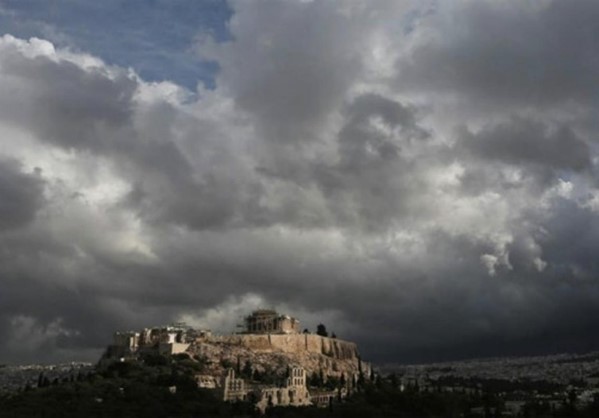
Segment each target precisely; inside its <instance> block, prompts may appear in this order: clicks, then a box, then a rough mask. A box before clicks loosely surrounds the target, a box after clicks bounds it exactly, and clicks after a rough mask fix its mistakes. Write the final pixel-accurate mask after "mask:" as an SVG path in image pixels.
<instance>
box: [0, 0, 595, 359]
mask: <svg viewBox="0 0 599 418" xmlns="http://www.w3.org/2000/svg"><path fill="white" fill-rule="evenodd" d="M0 36H1V37H0V363H9V364H17V363H31V362H58V361H70V360H87V361H95V360H96V359H98V357H99V356H100V354H101V353H102V350H103V348H104V347H105V346H106V345H107V344H109V343H110V341H111V336H112V333H113V331H115V330H128V329H139V328H141V327H144V326H152V325H161V324H167V323H171V322H174V321H186V322H188V323H189V324H191V325H193V326H197V327H200V328H211V329H212V330H213V331H214V332H217V333H228V332H232V331H235V330H236V324H238V323H240V322H241V319H242V318H243V315H245V314H247V313H249V312H250V311H251V310H252V309H256V308H261V307H262V308H275V309H277V310H279V311H280V312H283V313H288V314H291V315H293V316H296V317H298V318H299V319H300V320H301V321H302V328H303V327H307V328H309V329H311V330H315V328H316V325H317V324H319V323H324V324H325V325H326V327H327V329H328V330H329V331H332V332H335V334H336V335H337V336H338V337H339V338H344V339H348V340H352V341H355V342H357V343H358V344H359V348H360V351H361V353H362V356H363V358H365V359H367V360H371V361H374V362H377V363H383V362H397V363H414V362H428V361H442V360H452V359H463V358H472V357H487V356H504V355H510V356H511V355H527V354H542V353H558V352H575V351H579V352H580V351H587V350H597V349H599V334H598V333H597V332H596V331H597V329H599V258H597V249H598V248H599V147H598V145H599V140H598V138H597V135H596V132H597V128H598V123H599V122H598V119H597V117H596V115H597V112H598V111H599V83H598V81H599V52H598V50H597V45H599V3H598V2H596V1H594V0H571V1H567V2H566V1H559V0H534V1H533V0H522V1H517V2H507V1H496V0H476V1H475V0H452V1H441V0H437V1H435V0H418V1H408V0H406V1H396V0H388V1H387V0H376V1H372V0H344V1H319V0H312V1H310V0H303V1H300V0H256V1H253V0H230V1H228V2H226V3H225V2H224V1H218V0H205V1H196V0H170V1H167V0H127V1H124V0H106V1H102V2H95V1H84V0H52V1H46V0H43V1H42V0H19V1H17V0H0Z"/></svg>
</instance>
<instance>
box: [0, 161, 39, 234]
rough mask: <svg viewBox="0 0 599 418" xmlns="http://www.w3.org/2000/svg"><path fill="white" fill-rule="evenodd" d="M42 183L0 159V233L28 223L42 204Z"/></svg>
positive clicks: (12, 163) (18, 167) (15, 165)
mask: <svg viewBox="0 0 599 418" xmlns="http://www.w3.org/2000/svg"><path fill="white" fill-rule="evenodd" d="M43 189H44V183H43V180H42V179H41V176H39V175H37V174H35V173H30V174H28V173H24V172H23V171H22V167H20V165H19V163H18V162H17V161H14V160H6V159H0V231H2V230H10V229H14V228H19V227H22V226H24V225H27V224H28V223H30V222H31V221H32V220H33V219H34V218H35V215H36V213H37V211H38V210H39V209H40V208H41V207H42V205H43V203H44V197H43Z"/></svg>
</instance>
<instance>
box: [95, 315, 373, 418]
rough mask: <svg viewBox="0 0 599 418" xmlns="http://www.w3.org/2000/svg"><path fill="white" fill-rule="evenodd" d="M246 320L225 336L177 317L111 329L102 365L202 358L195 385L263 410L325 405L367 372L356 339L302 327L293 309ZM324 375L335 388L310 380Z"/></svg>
mask: <svg viewBox="0 0 599 418" xmlns="http://www.w3.org/2000/svg"><path fill="white" fill-rule="evenodd" d="M244 322H245V327H244V330H243V331H242V332H241V333H237V334H229V335H215V334H213V333H212V332H211V331H210V330H204V329H195V328H192V327H189V326H187V325H185V324H181V323H179V324H173V325H168V326H160V327H152V328H144V329H142V330H140V331H127V332H116V333H115V334H114V341H113V344H111V345H110V346H109V347H108V348H107V350H106V353H105V355H104V356H103V358H102V360H101V361H100V364H102V362H105V363H110V362H114V361H135V360H136V359H137V358H139V357H140V356H143V355H144V354H161V355H173V354H179V355H185V356H188V358H189V360H193V361H196V362H198V365H199V364H201V369H202V370H201V372H198V373H197V375H196V376H195V380H196V383H197V385H198V387H199V388H202V389H206V390H214V391H217V393H219V397H221V399H223V400H224V401H228V402H236V401H247V402H252V403H254V405H255V406H256V407H257V408H258V409H259V410H260V411H262V412H264V410H265V409H266V408H267V407H270V406H303V405H320V406H326V405H328V404H329V403H330V402H332V401H333V399H340V398H343V397H345V396H347V394H349V393H351V391H352V390H353V388H355V385H356V382H357V381H358V379H360V378H362V379H363V378H364V375H369V374H370V373H371V369H370V365H369V364H368V363H365V362H362V360H361V358H360V356H359V354H358V349H357V346H356V344H355V343H352V342H349V341H344V340H342V339H337V338H329V337H327V336H322V335H317V334H313V333H309V332H304V333H300V332H299V321H298V320H297V319H295V318H293V317H291V316H288V315H280V314H278V313H277V312H276V311H274V310H269V309H260V310H256V311H254V312H252V313H251V314H250V315H248V316H247V317H245V319H244ZM198 367H199V366H198ZM265 376H269V378H268V381H269V382H270V383H268V384H266V383H265V382H264V377H265ZM261 379H262V380H261ZM329 380H331V381H334V382H336V385H337V386H336V389H335V390H323V388H322V387H316V386H313V385H314V384H315V383H314V382H316V381H318V382H320V384H321V385H322V384H323V383H326V382H327V381H329ZM310 382H311V383H310Z"/></svg>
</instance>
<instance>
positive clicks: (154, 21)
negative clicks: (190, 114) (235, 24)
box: [0, 0, 231, 91]
mask: <svg viewBox="0 0 599 418" xmlns="http://www.w3.org/2000/svg"><path fill="white" fill-rule="evenodd" d="M230 16H231V10H230V9H229V7H228V5H227V3H226V1H225V0H0V33H1V34H5V33H10V34H11V35H13V36H17V37H20V38H30V37H33V36H35V37H40V38H44V39H48V40H50V41H52V42H53V43H54V44H56V45H57V46H59V47H69V48H71V49H72V50H74V51H84V52H88V53H90V54H93V55H96V56H98V57H100V58H102V59H103V60H104V61H106V62H107V63H109V64H114V65H119V66H123V67H131V68H133V69H134V70H135V71H136V72H137V73H138V74H140V75H141V77H142V78H143V79H145V80H147V81H163V80H170V81H173V82H175V83H177V84H179V85H182V86H185V87H187V88H189V89H191V90H192V91H194V90H195V89H196V85H197V83H198V82H201V83H203V84H204V85H205V86H206V87H208V88H213V87H214V80H215V74H216V72H217V71H218V67H217V65H216V64H215V63H212V62H207V61H203V60H202V59H201V58H200V57H199V56H198V54H197V53H196V52H194V51H193V45H194V40H195V39H196V37H197V36H198V34H202V33H209V34H210V35H211V36H213V37H214V38H215V39H216V40H217V41H223V40H226V39H228V31H227V21H228V20H229V18H230Z"/></svg>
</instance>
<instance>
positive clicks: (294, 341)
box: [207, 334, 358, 360]
mask: <svg viewBox="0 0 599 418" xmlns="http://www.w3.org/2000/svg"><path fill="white" fill-rule="evenodd" d="M207 342H214V343H224V344H229V345H235V346H241V347H245V348H247V349H250V350H252V351H256V352H273V351H282V352H285V353H302V352H308V353H316V354H323V355H325V356H328V357H331V358H334V359H339V360H352V359H354V360H355V359H357V358H358V349H357V346H356V344H355V343H352V342H349V341H344V340H340V339H337V338H329V337H322V336H320V335H314V334H237V335H226V336H213V337H210V338H208V339H207Z"/></svg>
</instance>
